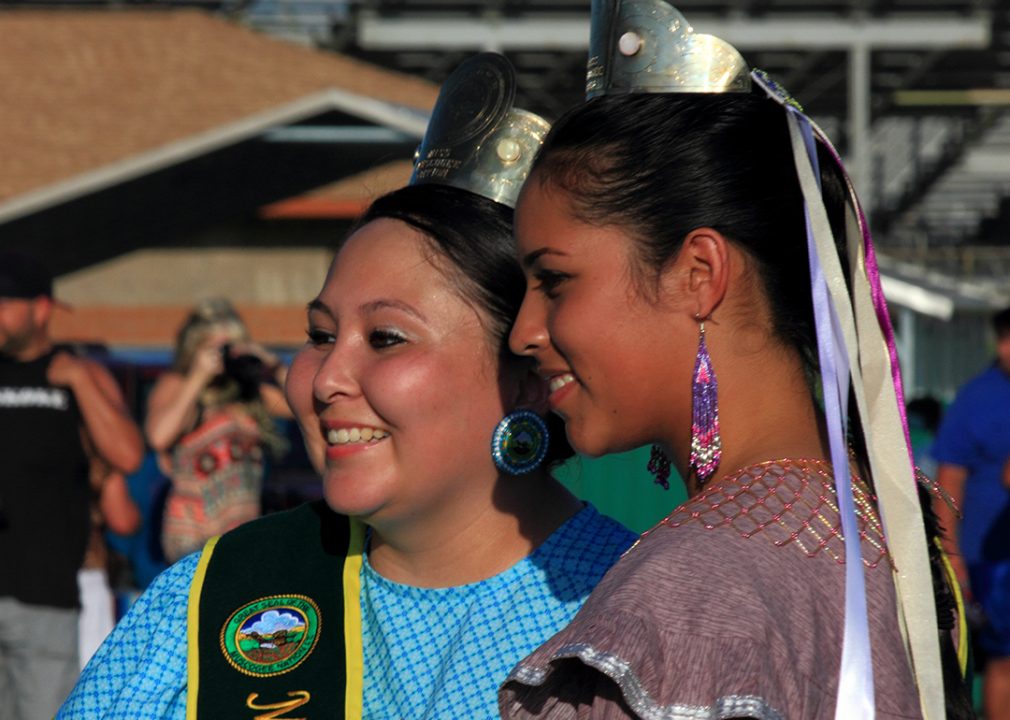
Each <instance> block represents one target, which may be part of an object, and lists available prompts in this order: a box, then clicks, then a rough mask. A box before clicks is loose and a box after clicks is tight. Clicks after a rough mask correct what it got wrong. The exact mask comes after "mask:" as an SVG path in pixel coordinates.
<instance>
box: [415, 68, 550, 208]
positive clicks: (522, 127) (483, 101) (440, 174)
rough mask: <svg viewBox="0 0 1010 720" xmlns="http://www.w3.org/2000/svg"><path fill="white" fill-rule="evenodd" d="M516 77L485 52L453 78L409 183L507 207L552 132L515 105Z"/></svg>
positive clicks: (443, 93)
mask: <svg viewBox="0 0 1010 720" xmlns="http://www.w3.org/2000/svg"><path fill="white" fill-rule="evenodd" d="M515 89H516V74H515V70H514V69H513V68H512V63H510V62H509V61H508V59H507V58H506V57H505V56H504V55H498V54H497V53H481V54H480V55H475V56H474V57H472V58H470V59H468V60H466V61H465V62H464V63H463V64H462V65H460V66H459V67H458V68H456V70H455V72H453V74H452V75H450V76H449V79H448V80H446V81H445V84H444V85H443V86H442V90H441V91H440V92H439V94H438V100H437V101H436V102H435V109H434V110H433V111H432V114H431V120H430V121H429V123H428V129H427V131H426V132H425V133H424V140H423V141H422V142H421V146H420V147H419V148H418V151H417V155H416V157H415V161H414V174H413V175H412V176H411V178H410V184H411V185H420V184H423V183H436V184H439V185H451V186H452V187H457V188H460V189H462V190H469V191H470V192H473V193H477V194H478V195H483V196H484V197H486V198H489V199H491V200H494V201H495V202H499V203H501V204H503V205H508V206H509V207H513V208H514V207H515V206H516V200H518V199H519V190H520V188H522V185H523V182H524V181H525V180H526V176H527V175H528V174H529V170H530V166H531V165H532V164H533V158H534V157H535V156H536V154H537V150H539V149H540V145H541V144H542V143H543V141H544V136H545V135H547V131H548V130H550V125H548V124H547V121H546V120H544V119H543V118H541V117H540V116H538V115H534V114H533V113H531V112H527V111H526V110H519V109H516V108H513V107H512V103H513V101H514V100H515Z"/></svg>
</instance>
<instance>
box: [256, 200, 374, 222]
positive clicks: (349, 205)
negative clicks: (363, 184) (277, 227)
mask: <svg viewBox="0 0 1010 720" xmlns="http://www.w3.org/2000/svg"><path fill="white" fill-rule="evenodd" d="M371 204H372V203H371V202H370V201H368V200H319V199H314V198H291V199H290V200H281V201H280V202H276V203H273V204H271V205H267V206H266V207H263V208H260V211H259V216H260V217H261V218H266V219H268V220H277V219H283V220H294V219H313V218H318V219H333V220H356V219H357V218H359V217H360V216H361V215H362V214H363V213H364V212H365V210H367V209H368V206H369V205H371Z"/></svg>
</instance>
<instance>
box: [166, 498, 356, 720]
mask: <svg viewBox="0 0 1010 720" xmlns="http://www.w3.org/2000/svg"><path fill="white" fill-rule="evenodd" d="M364 539H365V532H364V526H363V525H362V524H361V523H359V522H356V521H353V520H349V519H348V518H347V517H345V516H343V515H337V514H336V513H334V512H333V511H332V510H330V509H329V507H328V506H327V505H326V503H325V502H324V501H322V500H319V501H316V502H312V503H309V504H308V505H303V506H302V507H300V508H297V509H295V510H291V511H288V512H284V513H278V514H277V515H269V516H267V517H264V518H260V519H259V520H255V521H253V522H250V523H246V524H245V525H242V526H240V527H238V528H236V529H234V530H232V531H231V532H228V533H225V534H224V535H222V536H220V537H217V538H213V539H211V540H210V541H209V542H208V543H207V545H206V546H205V547H204V550H203V557H202V558H201V559H200V564H199V565H198V567H197V571H196V575H195V577H194V578H193V584H192V586H191V588H190V593H189V611H188V623H189V630H188V633H187V638H186V639H187V642H188V645H189V654H188V663H189V668H188V671H189V678H188V681H189V687H188V699H187V703H186V720H197V719H198V718H199V720H232V719H234V720H304V718H311V720H321V719H322V718H333V719H334V720H361V692H362V672H363V661H362V655H361V605H360V597H361V587H360V579H359V573H360V571H361V553H362V549H363V548H364ZM165 641H166V642H171V641H172V639H171V638H165Z"/></svg>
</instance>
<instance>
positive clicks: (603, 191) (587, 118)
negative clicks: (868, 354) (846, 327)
mask: <svg viewBox="0 0 1010 720" xmlns="http://www.w3.org/2000/svg"><path fill="white" fill-rule="evenodd" d="M657 117H662V118H664V121H663V122H657V121H656V118H657ZM825 164H826V163H825ZM534 170H535V171H536V174H537V175H536V176H537V178H538V179H539V181H540V182H541V183H543V184H549V185H554V186H556V187H558V188H561V189H563V190H566V191H568V192H569V193H570V194H571V196H572V198H573V205H574V206H573V208H572V209H573V211H574V212H575V214H576V215H577V216H578V217H579V218H580V219H582V220H584V221H586V222H589V223H592V224H615V225H620V226H622V227H623V228H625V229H626V230H628V231H629V232H630V233H631V235H632V237H633V238H634V240H635V256H636V259H637V261H638V262H637V263H636V267H635V268H633V270H635V274H636V278H637V279H638V280H639V286H640V288H641V289H642V290H643V291H646V292H649V291H651V290H652V289H654V283H655V281H656V280H657V279H658V277H659V275H660V273H661V272H662V271H663V270H664V269H665V268H666V267H667V266H668V264H669V263H671V262H672V261H673V260H674V258H675V257H676V256H677V253H678V252H679V250H680V247H681V244H682V243H683V241H684V238H685V237H686V236H687V234H688V233H689V232H691V231H692V230H695V229H697V228H702V227H710V228H713V229H714V230H718V231H719V232H720V233H722V234H723V235H724V236H726V237H727V238H728V239H729V240H730V241H731V242H733V243H735V244H736V245H737V246H738V247H739V248H741V249H743V250H744V251H745V253H746V256H747V257H748V258H749V259H750V260H751V261H752V262H754V263H755V265H756V267H755V269H756V270H757V273H756V277H758V278H760V279H761V280H762V281H763V283H764V288H763V289H764V290H765V296H766V297H767V298H768V301H769V302H770V305H771V315H772V318H773V322H774V329H775V334H776V335H777V337H778V338H779V339H780V340H781V341H782V342H784V343H786V344H787V345H789V346H791V347H793V348H795V349H796V350H797V351H798V352H799V353H800V356H801V357H802V359H803V362H804V366H805V369H806V370H807V373H808V376H809V377H810V378H811V380H812V379H813V378H814V377H815V376H816V369H817V356H816V347H817V341H816V337H815V334H814V324H813V310H812V307H811V304H810V300H809V297H810V285H809V281H808V280H807V279H806V278H807V275H808V261H807V248H806V235H805V228H804V220H803V213H802V207H803V198H802V195H801V193H800V188H799V183H798V182H797V180H796V175H795V171H794V169H793V161H792V152H791V145H790V142H789V131H788V128H787V125H786V121H785V113H784V112H783V110H782V107H781V106H780V105H778V104H777V103H775V102H773V101H772V100H770V99H768V98H766V97H764V96H763V95H757V94H749V95H736V94H734V95H727V94H714V95H689V94H680V93H672V94H642V95H622V96H604V97H600V98H597V99H594V100H592V101H590V102H588V103H586V105H584V106H582V107H579V108H576V109H574V110H573V111H570V112H569V113H568V114H566V115H565V116H564V117H562V118H561V120H559V121H558V122H557V123H556V124H555V125H554V128H553V129H552V130H551V132H550V134H549V135H548V136H547V139H546V141H545V143H544V146H543V149H542V150H541V152H540V155H539V156H538V158H537V161H536V163H535V164H534ZM829 182H830V180H829ZM832 220H835V218H832ZM837 221H838V222H843V216H840V217H839V218H838V220H837Z"/></svg>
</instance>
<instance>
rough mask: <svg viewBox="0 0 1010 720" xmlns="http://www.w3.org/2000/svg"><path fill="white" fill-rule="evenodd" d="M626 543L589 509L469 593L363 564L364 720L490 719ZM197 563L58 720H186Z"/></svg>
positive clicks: (136, 622) (163, 587) (629, 537)
mask: <svg viewBox="0 0 1010 720" xmlns="http://www.w3.org/2000/svg"><path fill="white" fill-rule="evenodd" d="M635 539H636V536H635V535H634V534H633V533H632V532H631V531H630V530H627V529H626V528H625V527H624V526H622V525H620V524H619V523H617V522H616V521H614V520H611V519H610V518H608V517H606V516H604V515H600V514H599V513H598V512H597V511H596V509H595V508H593V507H592V506H591V505H590V506H586V507H585V508H584V509H583V510H582V511H581V512H579V513H578V514H576V515H575V516H574V517H572V518H571V519H570V520H568V522H566V523H565V524H564V525H563V526H562V527H561V528H559V529H558V530H557V531H556V532H555V533H554V534H553V535H551V536H550V537H549V538H548V539H547V540H546V541H545V542H544V543H543V544H542V545H541V546H540V547H538V548H537V549H536V550H535V551H533V553H531V554H530V555H529V556H528V557H526V558H524V559H523V560H521V561H520V562H518V563H516V564H515V565H514V566H512V567H511V568H509V569H508V570H506V571H504V572H502V573H500V574H498V575H495V576H494V577H491V578H488V579H487V580H484V581H482V582H479V583H473V584H470V585H462V586H459V587H453V588H436V589H428V588H415V587H410V586H407V585H400V584H398V583H394V582H391V581H389V580H387V579H385V578H383V577H382V576H380V575H379V574H378V573H376V572H375V571H374V570H373V569H372V567H371V566H370V565H369V564H368V559H367V557H366V558H364V563H363V565H362V570H361V619H362V634H363V637H362V643H363V648H364V661H365V678H364V718H365V719H366V720H401V719H402V718H410V719H411V720H422V719H427V718H432V719H434V718H439V720H445V719H448V718H467V719H468V720H469V719H471V718H473V719H475V720H479V719H482V718H487V719H488V720H491V719H493V718H497V717H498V706H497V697H496V692H497V689H498V685H500V684H501V682H502V681H504V680H505V678H506V676H507V675H508V673H509V671H510V670H511V669H512V667H513V666H514V665H515V664H516V663H517V662H518V661H519V660H521V659H522V658H524V657H526V656H527V655H528V654H529V653H531V652H532V651H533V650H534V649H536V648H537V646H539V645H540V644H541V643H542V642H543V641H544V640H546V639H547V638H549V637H551V636H552V635H554V633H556V632H558V631H559V630H560V629H561V628H563V627H564V626H565V625H566V624H567V623H568V621H569V620H571V618H572V617H574V615H575V613H576V612H577V611H578V610H579V608H580V607H582V604H583V602H585V600H586V598H587V597H588V596H589V593H590V591H591V590H592V589H593V588H594V587H595V586H596V584H597V583H598V582H599V581H600V580H601V579H602V578H603V575H604V574H605V573H606V572H607V570H608V569H609V568H610V566H611V565H613V564H614V563H615V562H616V561H617V559H618V558H619V557H620V555H621V553H623V552H624V551H625V550H626V549H627V548H628V547H629V546H630V545H631V543H632V542H634V540H635ZM199 557H200V556H199V554H195V555H190V556H189V557H187V558H184V559H183V560H180V561H179V562H178V563H176V564H175V565H173V566H172V567H170V568H169V569H168V570H166V571H165V572H163V573H162V574H161V575H160V576H158V578H157V580H155V581H154V583H153V584H152V585H151V587H150V588H149V589H148V591H147V592H146V593H144V595H143V596H141V598H140V599H139V600H138V601H137V602H136V604H135V605H134V606H133V608H132V609H131V610H130V612H129V613H128V614H127V616H126V617H125V618H123V620H122V622H120V623H119V625H118V626H117V627H116V630H115V631H114V632H113V634H112V635H111V636H110V637H109V639H108V640H106V642H105V644H103V645H102V647H101V648H100V649H99V651H98V653H97V654H96V655H95V656H94V658H93V659H92V660H91V662H90V663H89V664H88V667H87V668H86V669H85V671H84V673H83V674H82V675H81V679H80V681H79V682H78V683H77V687H76V688H74V691H73V693H71V695H70V697H69V698H68V699H67V701H66V703H64V705H63V707H62V709H61V710H60V712H59V714H58V715H57V720H184V718H185V715H186V671H187V667H186V653H187V646H186V610H187V602H188V597H189V586H190V583H191V582H192V579H193V574H194V573H195V571H196V566H197V563H198V562H199Z"/></svg>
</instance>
